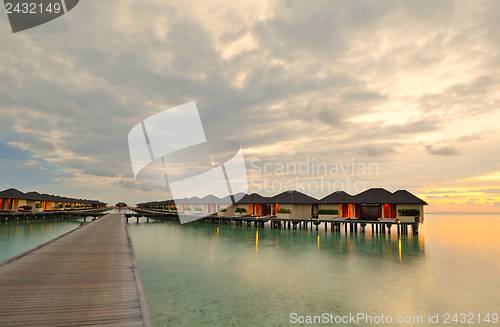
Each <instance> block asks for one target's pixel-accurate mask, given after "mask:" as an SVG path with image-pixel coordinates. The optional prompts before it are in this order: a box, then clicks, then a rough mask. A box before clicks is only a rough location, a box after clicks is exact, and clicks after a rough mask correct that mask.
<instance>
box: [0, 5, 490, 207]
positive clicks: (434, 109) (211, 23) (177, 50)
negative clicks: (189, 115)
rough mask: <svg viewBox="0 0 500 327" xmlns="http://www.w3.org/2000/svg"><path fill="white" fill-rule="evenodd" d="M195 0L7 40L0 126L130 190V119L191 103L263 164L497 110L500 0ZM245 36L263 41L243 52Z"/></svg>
mask: <svg viewBox="0 0 500 327" xmlns="http://www.w3.org/2000/svg"><path fill="white" fill-rule="evenodd" d="M193 6H194V5H192V4H190V3H185V4H182V5H176V6H173V5H170V4H168V3H165V2H162V1H143V2H140V3H139V2H137V3H133V2H124V1H115V0H110V1H106V2H100V3H99V4H97V3H92V2H88V3H86V5H85V6H79V7H78V10H74V11H72V14H71V17H69V16H68V18H71V19H59V20H55V21H53V22H51V23H50V25H47V26H46V27H47V28H49V26H50V29H52V30H57V31H61V33H57V37H54V35H31V34H24V35H22V36H21V35H20V36H19V37H10V38H4V39H3V40H2V47H1V49H0V58H1V59H2V65H3V66H2V67H10V68H8V69H4V70H2V75H1V76H0V116H1V117H2V120H1V121H0V125H1V126H2V127H3V126H9V127H10V128H11V129H12V130H13V131H15V133H13V134H12V135H9V136H10V138H5V139H8V140H9V141H8V142H12V140H18V141H14V142H12V143H10V144H11V145H12V146H15V147H19V148H21V149H24V150H29V151H32V152H33V153H34V155H35V156H38V157H47V156H50V157H48V158H47V161H48V162H50V163H52V164H54V165H55V166H56V167H58V168H61V169H63V170H69V171H71V173H54V174H53V176H49V177H54V178H61V179H64V178H73V177H81V175H84V176H83V177H84V178H83V179H88V178H91V177H93V176H94V177H98V178H96V180H102V181H104V182H105V183H106V182H109V183H108V185H110V183H111V182H114V183H116V184H112V183H111V185H112V186H119V187H122V188H123V189H127V190H132V189H133V187H132V185H133V182H132V178H133V174H132V169H131V166H130V158H129V154H128V144H127V134H128V132H129V131H130V129H131V128H132V127H133V126H134V125H135V124H137V123H138V122H139V121H140V120H142V119H144V118H146V117H149V116H150V115H152V114H154V113H157V112H159V111H161V110H164V109H167V108H170V107H173V106H176V105H179V104H182V103H185V102H189V101H193V100H194V101H196V102H197V105H198V108H199V111H200V115H201V117H202V120H203V122H204V127H205V132H206V134H207V135H208V136H209V137H211V138H215V137H227V138H232V139H236V140H238V141H239V142H240V143H241V144H242V146H243V149H244V151H245V150H247V149H248V152H247V153H246V156H247V159H252V158H261V159H263V160H268V161H270V162H271V161H281V162H283V161H289V162H299V161H303V160H304V157H305V156H311V157H312V156H314V157H316V160H318V161H321V162H331V161H332V160H333V159H332V156H334V157H335V158H336V159H335V160H337V159H338V160H342V159H346V160H351V158H352V157H353V156H367V157H377V160H380V161H383V160H386V161H387V162H394V161H395V160H404V158H405V153H406V151H408V152H410V151H414V150H415V147H417V146H418V147H421V145H420V144H421V143H418V137H420V136H421V135H422V134H424V133H431V132H436V133H438V132H441V131H443V130H446V129H447V128H448V129H453V128H454V125H453V124H455V123H456V122H463V119H464V118H470V117H472V116H474V117H479V116H481V115H491V114H493V113H495V112H496V111H497V110H498V108H500V106H499V104H500V103H499V101H498V99H497V97H496V93H495V92H494V91H495V90H496V88H497V87H498V81H497V79H496V78H495V76H498V69H497V68H496V67H498V63H500V60H499V53H500V51H499V44H500V42H498V41H499V37H498V35H500V33H498V32H497V23H496V21H498V20H497V19H496V18H498V17H500V16H499V15H498V13H500V10H499V8H500V7H499V6H498V5H496V4H494V3H487V4H486V5H485V6H486V7H492V10H491V11H490V10H485V9H481V8H476V9H475V10H477V11H474V12H473V13H469V12H468V11H467V10H465V11H463V9H461V8H462V7H460V6H459V7H455V6H454V2H453V1H448V0H446V1H439V2H436V1H431V0H425V3H424V4H422V2H420V1H404V2H401V1H395V0H392V1H388V2H366V1H359V2H354V1H353V2H345V1H318V2H316V3H315V4H314V5H311V4H310V3H307V2H303V1H283V2H277V3H275V4H272V5H270V7H269V8H268V9H266V10H265V11H264V12H265V13H264V14H262V15H261V14H259V15H256V16H255V17H258V18H252V17H253V16H252V13H247V10H246V9H245V12H244V13H243V14H241V12H239V11H238V9H239V8H238V7H239V6H238V5H235V6H234V8H233V9H224V10H219V9H217V8H216V7H213V8H212V9H210V10H209V11H207V12H205V11H204V10H206V9H200V8H198V7H196V8H194V7H193ZM205 6H207V7H210V6H211V5H210V3H207V4H206V5H204V6H203V8H206V7H205ZM219 7H220V6H219ZM112 10H113V12H116V13H117V14H116V15H111V16H110V15H109V12H111V11H112ZM461 10H462V11H461ZM198 13H201V14H198ZM214 13H215V14H214ZM241 15H243V16H241ZM211 17H212V18H211ZM213 17H215V18H213ZM211 19H214V20H211ZM131 22H134V23H133V24H131ZM224 24H226V25H224ZM224 26H225V27H224ZM41 29H42V30H43V28H41ZM245 38H248V39H251V40H252V42H253V43H254V44H253V45H252V46H250V48H249V49H250V50H244V51H243V50H241V49H240V50H238V49H237V48H238V47H237V46H235V44H237V43H238V42H240V41H242V40H244V39H245ZM233 46H235V48H236V50H238V51H236V50H235V52H234V54H233V55H228V56H226V55H223V53H224V51H225V50H228V49H229V48H231V47H233ZM463 66H467V72H469V73H467V74H464V73H463V70H460V69H462V67H463ZM433 72H435V74H433ZM422 76H423V77H422ZM429 85H431V86H429ZM420 90H424V91H420ZM419 92H420V93H419ZM371 114H374V115H376V117H377V118H376V119H371V118H366V117H367V115H371ZM396 117H397V118H396ZM5 124H7V125H5ZM166 128H168V125H167V126H166ZM494 128H495V127H492V129H494ZM17 133H20V134H17ZM469 133H470V132H469ZM20 135H24V136H22V137H21V136H20ZM458 135H463V133H459V134H458ZM19 138H21V139H19ZM440 139H442V140H445V141H446V142H449V143H451V142H467V141H473V140H484V139H486V134H481V133H476V134H470V135H464V136H461V137H457V136H445V137H441V136H440ZM416 140H417V141H416ZM415 144H417V145H415ZM402 145H405V146H402ZM465 146H467V144H463V147H464V152H466V149H465ZM396 149H397V152H396ZM426 149H427V151H428V152H429V153H431V154H436V155H456V154H460V152H459V151H458V150H457V149H455V148H454V147H453V146H438V145H428V146H427V147H426ZM400 152H401V153H402V154H400ZM408 157H409V158H411V156H408ZM409 160H411V159H409ZM398 165H399V163H398ZM408 166H409V167H411V169H412V172H415V174H422V175H425V176H427V177H425V178H428V179H429V180H432V179H433V176H432V174H433V173H432V172H431V171H428V169H423V168H422V167H420V166H416V165H415V164H414V163H409V164H408ZM388 167H389V166H388ZM58 174H59V175H58ZM64 174H68V175H64ZM401 174H402V176H404V178H405V179H406V178H407V176H408V174H405V173H401ZM49 175H51V174H49ZM419 176H420V175H419ZM395 178H396V177H395ZM419 178H424V177H419ZM83 179H82V180H83ZM120 183H122V184H120ZM384 183H391V181H387V180H385V181H384ZM422 183H423V184H425V181H422ZM378 186H380V185H378ZM408 187H410V186H408V185H405V188H408ZM135 190H136V191H137V192H139V193H141V192H140V189H139V188H135ZM146 190H147V191H148V192H152V191H153V190H152V189H146ZM117 200H118V199H117Z"/></svg>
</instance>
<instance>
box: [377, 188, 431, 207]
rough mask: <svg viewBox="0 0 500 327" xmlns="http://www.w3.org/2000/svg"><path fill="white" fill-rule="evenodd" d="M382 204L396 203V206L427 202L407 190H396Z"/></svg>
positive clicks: (424, 203) (425, 203)
mask: <svg viewBox="0 0 500 327" xmlns="http://www.w3.org/2000/svg"><path fill="white" fill-rule="evenodd" d="M383 201H384V203H397V204H423V205H427V202H425V201H424V200H422V199H420V198H418V197H416V196H415V195H413V194H411V193H410V192H408V191H407V190H398V191H396V192H394V193H392V194H391V195H390V196H388V197H387V198H385V199H384V200H383Z"/></svg>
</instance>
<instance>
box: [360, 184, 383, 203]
mask: <svg viewBox="0 0 500 327" xmlns="http://www.w3.org/2000/svg"><path fill="white" fill-rule="evenodd" d="M391 195H392V193H391V192H389V191H387V190H386V189H383V188H370V189H368V190H366V191H364V192H361V193H359V194H357V195H355V198H356V199H357V200H358V203H361V204H381V203H387V202H384V201H382V200H384V199H385V198H388V197H389V196H391Z"/></svg>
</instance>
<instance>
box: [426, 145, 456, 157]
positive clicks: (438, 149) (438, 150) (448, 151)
mask: <svg viewBox="0 0 500 327" xmlns="http://www.w3.org/2000/svg"><path fill="white" fill-rule="evenodd" d="M425 149H426V150H427V152H429V153H430V154H432V155H436V156H456V155H461V154H462V153H461V152H460V151H458V150H457V149H456V148H455V147H453V146H434V145H432V144H428V145H426V146H425Z"/></svg>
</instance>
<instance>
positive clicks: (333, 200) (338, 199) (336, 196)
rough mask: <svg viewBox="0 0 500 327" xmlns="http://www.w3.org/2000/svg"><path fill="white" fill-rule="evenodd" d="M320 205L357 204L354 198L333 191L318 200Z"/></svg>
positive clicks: (344, 193) (342, 192)
mask: <svg viewBox="0 0 500 327" xmlns="http://www.w3.org/2000/svg"><path fill="white" fill-rule="evenodd" d="M319 203H322V204H346V203H359V202H358V199H357V198H356V197H355V196H352V195H349V194H347V193H346V192H344V191H335V192H333V193H332V194H329V195H327V196H325V197H324V198H322V199H321V200H319Z"/></svg>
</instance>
